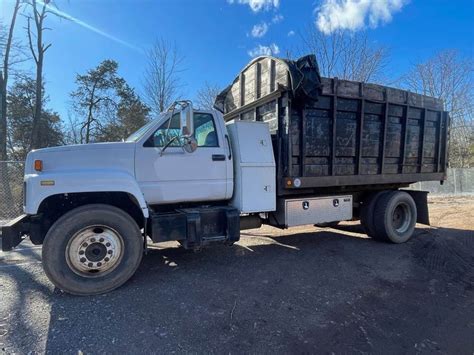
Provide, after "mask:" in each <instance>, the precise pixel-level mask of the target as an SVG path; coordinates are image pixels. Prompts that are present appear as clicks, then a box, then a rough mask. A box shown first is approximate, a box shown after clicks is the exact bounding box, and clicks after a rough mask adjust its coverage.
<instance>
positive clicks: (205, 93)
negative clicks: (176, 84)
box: [196, 81, 222, 110]
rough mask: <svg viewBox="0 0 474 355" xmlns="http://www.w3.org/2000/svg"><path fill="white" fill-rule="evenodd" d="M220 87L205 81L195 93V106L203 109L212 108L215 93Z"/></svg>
mask: <svg viewBox="0 0 474 355" xmlns="http://www.w3.org/2000/svg"><path fill="white" fill-rule="evenodd" d="M221 91H222V89H220V88H219V86H217V85H215V84H210V83H209V82H207V81H206V82H205V83H204V86H203V87H202V88H200V89H199V90H198V92H197V93H196V105H197V107H199V108H201V109H204V110H212V109H213V108H214V102H215V101H216V97H217V95H219V94H220V92H221Z"/></svg>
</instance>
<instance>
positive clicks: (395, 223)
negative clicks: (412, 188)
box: [374, 191, 417, 244]
mask: <svg viewBox="0 0 474 355" xmlns="http://www.w3.org/2000/svg"><path fill="white" fill-rule="evenodd" d="M416 219H417V212H416V204H415V201H413V198H412V197H411V196H410V194H408V193H406V192H404V191H393V192H390V193H388V194H384V195H382V196H381V197H380V198H379V199H378V200H377V203H376V206H375V211H374V228H375V232H376V235H377V237H378V238H381V239H383V240H386V241H389V242H392V243H397V244H398V243H404V242H406V241H407V240H409V239H410V238H411V236H412V235H413V232H414V230H415V224H416Z"/></svg>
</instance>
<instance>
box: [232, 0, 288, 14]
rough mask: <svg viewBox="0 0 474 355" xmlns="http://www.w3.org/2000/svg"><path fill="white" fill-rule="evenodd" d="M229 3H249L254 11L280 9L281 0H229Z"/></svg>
mask: <svg viewBox="0 0 474 355" xmlns="http://www.w3.org/2000/svg"><path fill="white" fill-rule="evenodd" d="M227 3H229V4H246V5H249V6H250V8H251V9H252V11H253V12H259V11H260V10H264V11H266V10H271V9H278V7H279V6H280V0H227Z"/></svg>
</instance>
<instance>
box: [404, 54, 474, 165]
mask: <svg viewBox="0 0 474 355" xmlns="http://www.w3.org/2000/svg"><path fill="white" fill-rule="evenodd" d="M473 74H474V63H473V61H472V60H471V59H465V58H462V57H461V56H460V54H459V53H458V52H457V51H454V50H445V51H442V52H439V53H437V54H436V55H434V56H433V57H432V58H431V59H429V60H427V61H425V62H422V63H419V64H414V65H413V66H412V69H411V70H410V72H409V73H408V74H407V75H406V76H405V78H404V79H405V80H404V81H405V83H406V85H407V87H408V88H409V89H410V90H412V91H414V92H418V93H421V94H424V95H428V96H433V97H436V98H439V99H442V100H443V101H444V105H445V109H446V110H447V111H449V113H450V117H451V136H450V157H449V160H450V165H451V166H452V167H471V166H473V165H474V157H473V153H474V76H473Z"/></svg>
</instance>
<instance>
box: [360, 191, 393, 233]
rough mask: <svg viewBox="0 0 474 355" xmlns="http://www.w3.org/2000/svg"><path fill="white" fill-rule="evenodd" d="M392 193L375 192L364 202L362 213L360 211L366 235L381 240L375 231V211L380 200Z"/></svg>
mask: <svg viewBox="0 0 474 355" xmlns="http://www.w3.org/2000/svg"><path fill="white" fill-rule="evenodd" d="M387 193H390V191H378V192H375V193H373V194H371V195H369V196H368V197H367V198H366V199H365V200H364V201H363V204H362V206H361V211H360V223H361V224H362V226H363V227H364V230H365V233H366V234H367V235H368V236H369V237H371V238H374V239H379V238H377V233H376V231H375V226H374V210H375V205H376V203H377V201H378V199H379V198H380V197H381V196H382V195H384V194H387Z"/></svg>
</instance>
